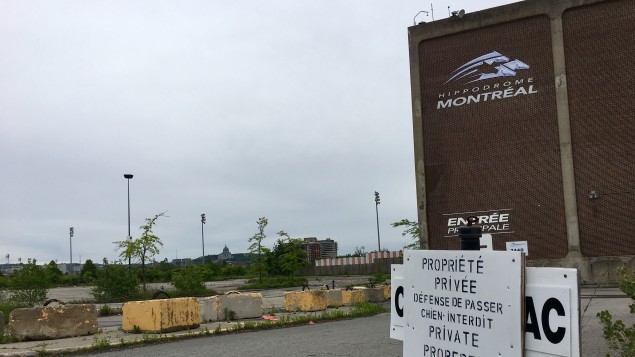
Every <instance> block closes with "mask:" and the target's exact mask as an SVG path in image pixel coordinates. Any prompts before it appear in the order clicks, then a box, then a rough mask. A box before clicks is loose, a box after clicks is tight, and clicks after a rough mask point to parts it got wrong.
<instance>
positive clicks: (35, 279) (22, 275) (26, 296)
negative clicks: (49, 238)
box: [8, 259, 51, 307]
mask: <svg viewBox="0 0 635 357" xmlns="http://www.w3.org/2000/svg"><path fill="white" fill-rule="evenodd" d="M8 285H9V290H10V292H9V299H11V301H13V302H14V303H16V304H18V305H26V306H31V307H32V306H35V305H38V304H43V303H44V302H45V301H46V294H47V291H48V288H50V287H51V282H50V281H49V279H48V277H47V276H46V272H45V271H44V269H43V268H42V267H40V266H37V265H36V262H35V259H33V260H31V259H29V260H28V263H27V264H22V266H21V268H20V270H18V271H15V272H13V274H11V276H10V277H9V282H8Z"/></svg>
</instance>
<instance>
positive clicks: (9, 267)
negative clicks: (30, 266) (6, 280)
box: [0, 264, 22, 276]
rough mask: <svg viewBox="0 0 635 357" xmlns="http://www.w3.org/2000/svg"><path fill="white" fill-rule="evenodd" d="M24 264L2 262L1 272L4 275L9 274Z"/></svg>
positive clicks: (0, 265)
mask: <svg viewBox="0 0 635 357" xmlns="http://www.w3.org/2000/svg"><path fill="white" fill-rule="evenodd" d="M21 267H22V264H0V272H2V275H4V276H9V275H11V273H13V272H14V271H16V270H20V268H21Z"/></svg>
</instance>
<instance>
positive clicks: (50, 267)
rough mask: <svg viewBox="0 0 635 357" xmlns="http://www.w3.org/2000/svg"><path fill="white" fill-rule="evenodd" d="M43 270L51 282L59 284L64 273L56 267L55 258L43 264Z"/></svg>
mask: <svg viewBox="0 0 635 357" xmlns="http://www.w3.org/2000/svg"><path fill="white" fill-rule="evenodd" d="M44 272H45V273H46V277H47V278H48V280H49V281H50V282H51V283H52V284H59V283H60V282H61V281H62V276H64V274H63V273H62V271H61V270H59V268H58V267H57V263H55V260H51V261H50V262H49V263H48V264H47V265H45V266H44Z"/></svg>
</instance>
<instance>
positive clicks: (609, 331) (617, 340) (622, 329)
mask: <svg viewBox="0 0 635 357" xmlns="http://www.w3.org/2000/svg"><path fill="white" fill-rule="evenodd" d="M618 275H619V283H620V290H621V291H622V292H623V293H625V294H626V295H628V296H629V297H630V298H631V299H632V300H635V275H633V274H631V273H629V272H628V270H626V268H625V267H622V268H620V269H619V270H618ZM629 309H630V312H631V313H635V304H630V305H629ZM597 317H598V318H599V319H600V323H601V324H602V330H603V334H604V339H605V340H606V342H607V343H608V345H609V347H610V348H611V349H613V350H617V351H619V353H620V356H622V357H633V356H635V324H634V325H632V326H630V327H629V326H626V325H625V324H624V322H622V320H617V321H613V317H612V316H611V313H610V312H608V310H604V311H600V312H598V313H597ZM607 356H610V355H609V354H608V353H607Z"/></svg>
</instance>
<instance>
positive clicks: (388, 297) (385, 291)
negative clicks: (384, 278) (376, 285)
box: [382, 285, 391, 301]
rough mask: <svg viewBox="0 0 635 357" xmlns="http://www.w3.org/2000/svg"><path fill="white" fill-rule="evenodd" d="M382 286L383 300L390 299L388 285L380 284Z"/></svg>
mask: <svg viewBox="0 0 635 357" xmlns="http://www.w3.org/2000/svg"><path fill="white" fill-rule="evenodd" d="M382 288H383V289H384V301H388V300H390V298H391V296H390V285H382Z"/></svg>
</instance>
